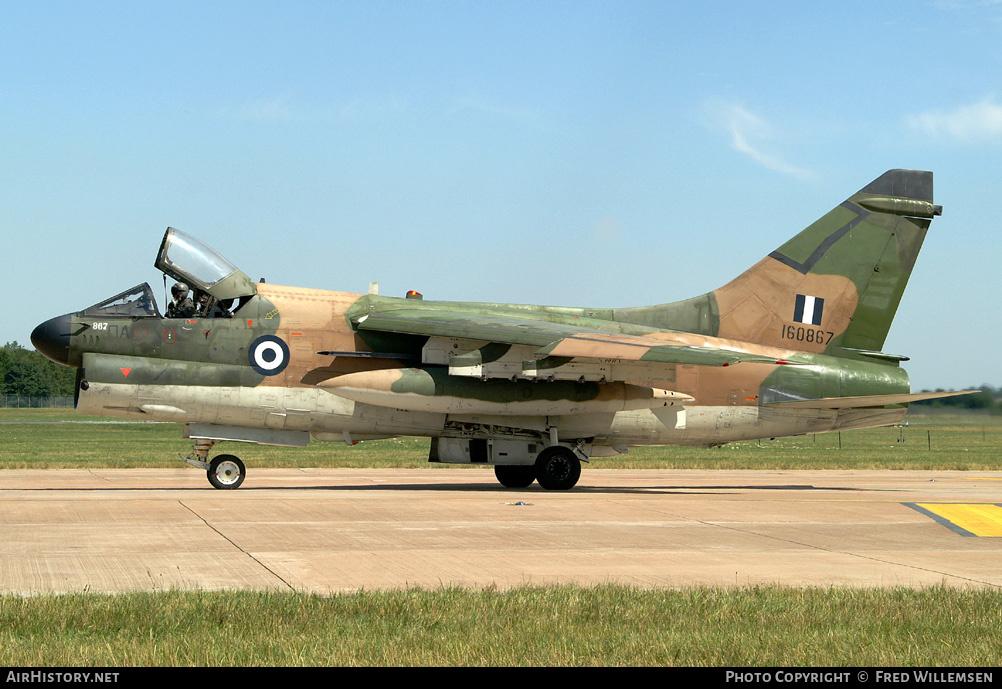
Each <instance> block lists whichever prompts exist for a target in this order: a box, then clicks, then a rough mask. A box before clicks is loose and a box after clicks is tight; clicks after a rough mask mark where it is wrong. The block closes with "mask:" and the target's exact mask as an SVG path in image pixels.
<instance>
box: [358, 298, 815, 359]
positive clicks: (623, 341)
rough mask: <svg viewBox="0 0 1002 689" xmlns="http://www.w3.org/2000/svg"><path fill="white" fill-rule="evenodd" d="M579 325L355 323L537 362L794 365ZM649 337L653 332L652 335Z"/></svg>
mask: <svg viewBox="0 0 1002 689" xmlns="http://www.w3.org/2000/svg"><path fill="white" fill-rule="evenodd" d="M581 320H583V321H585V323H584V324H582V325H577V324H571V323H560V322H553V321H549V320H537V319H532V318H524V317H519V316H516V315H508V314H483V313H472V312H461V311H434V310H426V309H394V310H390V311H379V312H375V313H370V314H367V315H364V316H362V317H360V318H358V319H357V320H356V321H355V323H356V325H357V326H358V328H359V329H361V330H372V331H382V332H393V333H406V334H409V335H426V336H429V337H453V338H462V339H468V340H481V341H484V342H497V343H502V344H509V345H526V346H531V347H537V348H538V349H537V350H536V351H535V355H536V356H537V357H539V358H544V357H563V358H568V359H570V358H575V359H616V360H621V361H644V362H652V363H660V364H691V365H698V366H730V365H733V364H737V363H741V362H755V363H769V364H786V363H797V362H793V361H785V360H780V359H777V358H776V357H774V356H763V355H758V354H749V353H747V352H742V351H737V350H730V349H724V348H715V347H705V346H696V345H689V344H682V343H671V342H664V341H663V340H660V339H655V338H652V337H649V336H644V335H632V334H628V333H624V332H621V331H618V330H619V328H620V324H618V323H615V322H612V321H609V322H602V326H604V327H603V328H602V329H598V328H594V327H589V326H591V325H594V322H590V323H589V322H588V321H589V319H581ZM609 330H612V331H613V332H609ZM652 332H657V331H654V330H653V329H652Z"/></svg>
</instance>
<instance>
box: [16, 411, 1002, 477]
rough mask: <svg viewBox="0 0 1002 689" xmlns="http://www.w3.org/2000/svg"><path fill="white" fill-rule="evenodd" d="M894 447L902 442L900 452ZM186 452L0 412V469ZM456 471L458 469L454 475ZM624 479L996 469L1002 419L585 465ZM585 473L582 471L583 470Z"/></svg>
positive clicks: (313, 460) (335, 463)
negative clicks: (615, 471) (662, 472)
mask: <svg viewBox="0 0 1002 689" xmlns="http://www.w3.org/2000/svg"><path fill="white" fill-rule="evenodd" d="M902 439H903V441H904V442H902ZM428 444H429V441H428V440H427V439H425V438H396V439H391V440H372V441H367V442H363V443H359V444H358V445H356V446H354V447H348V446H347V445H345V444H343V443H321V442H311V443H310V445H309V446H308V447H306V448H279V447H266V446H263V445H249V444H245V443H224V444H220V445H217V446H216V451H217V452H218V451H220V448H226V450H225V451H227V452H230V453H234V454H237V455H239V456H240V457H241V458H243V460H244V462H245V463H246V464H247V467H248V469H251V470H252V469H253V468H254V467H397V468H404V467H407V468H428V467H432V468H434V467H436V466H438V465H434V464H431V465H430V464H429V463H428ZM190 451H191V442H190V441H188V440H185V439H184V438H182V437H181V426H180V425H178V424H168V423H132V422H120V421H115V420H109V419H103V418H100V417H85V416H79V415H76V414H75V413H74V412H73V411H72V410H69V409H0V469H30V468H38V469H56V468H108V467H111V468H123V469H125V468H137V467H146V468H150V467H176V466H178V465H179V462H180V460H179V459H178V453H181V454H185V455H186V454H188V453H189V452H190ZM452 466H456V465H452ZM591 466H593V467H600V468H622V469H854V470H858V469H939V470H949V469H956V470H971V471H974V470H982V471H984V470H993V469H1002V417H996V416H975V415H969V416H957V415H954V416H941V415H929V416H915V417H911V418H909V422H908V425H907V427H902V428H898V427H889V428H877V429H869V430H861V431H849V432H844V433H841V434H838V433H822V434H817V435H805V436H798V437H794V438H777V439H776V440H762V441H748V442H741V443H732V444H730V445H725V446H723V447H718V448H685V447H642V448H635V449H633V450H631V451H630V452H629V453H628V454H624V455H619V456H616V457H601V458H596V459H595V460H594V461H593V462H592V465H591ZM586 470H587V469H586Z"/></svg>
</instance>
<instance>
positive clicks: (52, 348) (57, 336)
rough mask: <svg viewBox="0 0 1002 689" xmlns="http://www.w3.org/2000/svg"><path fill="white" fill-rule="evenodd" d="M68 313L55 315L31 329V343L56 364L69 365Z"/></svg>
mask: <svg viewBox="0 0 1002 689" xmlns="http://www.w3.org/2000/svg"><path fill="white" fill-rule="evenodd" d="M70 326H71V322H70V314H68V313H67V314H64V315H62V316H56V317H55V318H50V319H49V320H47V321H45V322H44V323H42V324H41V325H39V326H38V327H37V328H35V329H34V330H32V331H31V344H32V345H34V347H35V349H37V350H38V351H39V352H41V353H42V354H43V355H45V356H46V357H47V358H49V359H52V360H53V361H55V362H56V363H57V364H63V365H64V366H68V365H69V361H70Z"/></svg>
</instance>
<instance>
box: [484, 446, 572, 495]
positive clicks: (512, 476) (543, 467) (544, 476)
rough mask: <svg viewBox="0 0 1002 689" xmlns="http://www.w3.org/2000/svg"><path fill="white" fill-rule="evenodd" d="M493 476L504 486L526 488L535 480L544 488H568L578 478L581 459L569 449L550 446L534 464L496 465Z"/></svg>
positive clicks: (540, 454)
mask: <svg viewBox="0 0 1002 689" xmlns="http://www.w3.org/2000/svg"><path fill="white" fill-rule="evenodd" d="M494 475H495V476H497V479H498V481H499V482H500V483H501V485H502V486H504V487H505V488H527V487H528V486H529V485H531V484H532V482H533V481H538V482H539V485H540V486H542V487H543V488H545V489H546V490H570V489H571V488H573V487H574V486H575V484H577V482H578V479H579V478H581V460H580V459H578V457H577V455H576V454H574V451H573V450H571V449H570V448H568V447H564V446H563V445H551V446H550V447H547V448H546V449H545V450H543V451H542V452H540V453H539V456H537V457H536V463H535V464H519V465H511V464H496V465H494Z"/></svg>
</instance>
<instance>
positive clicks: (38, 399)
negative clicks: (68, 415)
mask: <svg viewBox="0 0 1002 689" xmlns="http://www.w3.org/2000/svg"><path fill="white" fill-rule="evenodd" d="M0 407H18V408H28V407H31V408H33V409H40V408H48V407H56V408H69V409H72V408H73V395H12V394H6V393H4V394H0Z"/></svg>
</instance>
